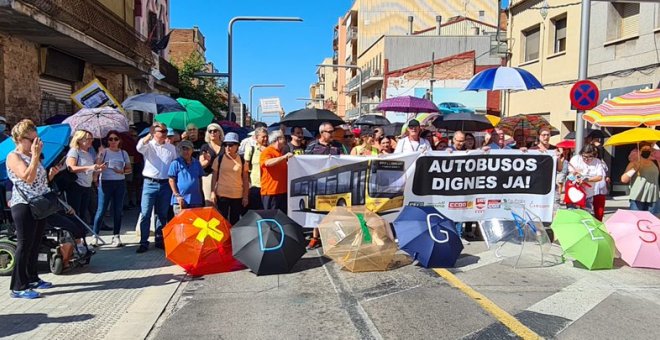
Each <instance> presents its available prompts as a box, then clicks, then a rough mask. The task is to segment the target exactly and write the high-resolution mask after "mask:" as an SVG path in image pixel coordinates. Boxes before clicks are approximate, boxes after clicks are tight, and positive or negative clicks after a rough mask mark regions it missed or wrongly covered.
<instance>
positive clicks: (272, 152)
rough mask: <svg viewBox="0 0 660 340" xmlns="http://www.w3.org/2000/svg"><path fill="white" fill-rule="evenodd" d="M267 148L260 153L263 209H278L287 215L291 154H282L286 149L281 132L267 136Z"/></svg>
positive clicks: (274, 132) (276, 131)
mask: <svg viewBox="0 0 660 340" xmlns="http://www.w3.org/2000/svg"><path fill="white" fill-rule="evenodd" d="M268 143H269V146H268V147H267V148H265V149H264V150H263V151H261V156H260V157H259V164H260V166H261V199H262V200H263V203H264V209H280V210H281V211H282V212H284V213H285V214H286V213H287V194H286V193H287V171H288V168H287V160H288V159H289V158H291V157H293V154H292V153H291V152H289V153H286V154H282V151H283V150H284V149H285V148H286V138H285V137H284V134H283V133H282V131H281V130H275V131H273V132H271V133H270V135H268Z"/></svg>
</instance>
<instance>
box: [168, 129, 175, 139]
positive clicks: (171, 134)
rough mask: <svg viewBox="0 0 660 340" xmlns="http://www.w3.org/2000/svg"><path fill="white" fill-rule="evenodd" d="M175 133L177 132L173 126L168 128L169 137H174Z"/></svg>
mask: <svg viewBox="0 0 660 340" xmlns="http://www.w3.org/2000/svg"><path fill="white" fill-rule="evenodd" d="M174 135H175V133H174V129H172V128H167V137H172V136H174Z"/></svg>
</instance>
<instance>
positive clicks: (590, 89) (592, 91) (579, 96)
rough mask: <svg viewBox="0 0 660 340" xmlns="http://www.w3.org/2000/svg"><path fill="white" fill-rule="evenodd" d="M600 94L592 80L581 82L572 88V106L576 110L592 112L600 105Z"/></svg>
mask: <svg viewBox="0 0 660 340" xmlns="http://www.w3.org/2000/svg"><path fill="white" fill-rule="evenodd" d="M599 95H600V93H599V91H598V86H596V84H594V82H592V81H591V80H580V81H578V82H577V83H575V85H573V87H572V88H571V94H570V96H571V104H572V105H573V107H574V108H575V109H576V110H580V111H584V110H591V109H593V108H594V107H596V105H598V97H599Z"/></svg>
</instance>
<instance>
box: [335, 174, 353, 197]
mask: <svg viewBox="0 0 660 340" xmlns="http://www.w3.org/2000/svg"><path fill="white" fill-rule="evenodd" d="M350 191H351V172H350V171H344V172H342V173H340V174H339V175H337V192H338V193H346V192H350Z"/></svg>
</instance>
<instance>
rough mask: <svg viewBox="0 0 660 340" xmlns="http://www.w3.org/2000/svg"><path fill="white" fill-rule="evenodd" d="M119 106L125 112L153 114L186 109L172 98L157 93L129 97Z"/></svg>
mask: <svg viewBox="0 0 660 340" xmlns="http://www.w3.org/2000/svg"><path fill="white" fill-rule="evenodd" d="M121 106H123V107H124V109H127V110H137V111H144V112H150V113H153V114H159V113H165V112H179V111H181V112H185V111H186V108H185V107H183V106H181V104H180V103H179V102H177V101H176V100H175V99H174V98H172V97H168V96H166V95H163V94H158V93H142V94H136V95H134V96H130V97H128V98H126V100H124V102H123V103H121Z"/></svg>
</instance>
